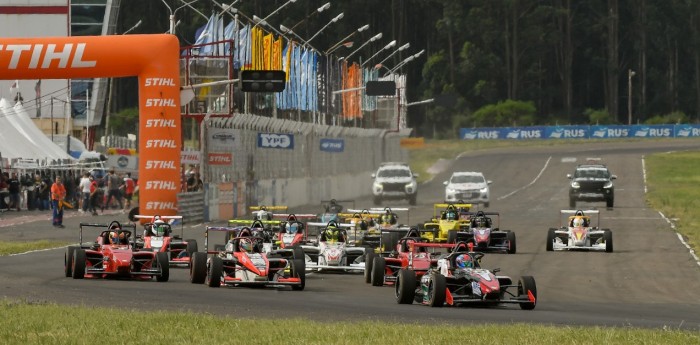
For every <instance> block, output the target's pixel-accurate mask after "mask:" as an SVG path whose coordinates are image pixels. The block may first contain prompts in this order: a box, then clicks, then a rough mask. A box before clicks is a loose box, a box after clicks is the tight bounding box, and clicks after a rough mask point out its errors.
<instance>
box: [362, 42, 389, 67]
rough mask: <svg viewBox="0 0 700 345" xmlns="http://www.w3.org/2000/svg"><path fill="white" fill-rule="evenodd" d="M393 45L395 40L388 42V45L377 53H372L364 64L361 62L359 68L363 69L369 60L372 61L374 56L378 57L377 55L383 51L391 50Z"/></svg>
mask: <svg viewBox="0 0 700 345" xmlns="http://www.w3.org/2000/svg"><path fill="white" fill-rule="evenodd" d="M395 45H396V40H393V41H391V42H389V44H387V45H386V46H384V48H382V49H379V51H378V52H376V53H374V55H372V56H370V57H369V59H367V60H365V62H363V63H362V64H361V65H360V67H365V65H366V64H367V63H368V62H369V61H370V60H372V59H374V57H375V56H377V55H379V53H381V52H383V51H385V50H387V49H391V48H392V47H393V46H395Z"/></svg>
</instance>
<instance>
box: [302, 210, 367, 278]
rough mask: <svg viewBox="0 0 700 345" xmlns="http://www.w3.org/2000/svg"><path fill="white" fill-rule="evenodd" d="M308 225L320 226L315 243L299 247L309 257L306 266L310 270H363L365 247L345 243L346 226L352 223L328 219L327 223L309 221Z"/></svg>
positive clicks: (346, 235)
mask: <svg viewBox="0 0 700 345" xmlns="http://www.w3.org/2000/svg"><path fill="white" fill-rule="evenodd" d="M307 225H308V226H320V227H322V228H321V230H320V231H319V234H318V237H317V240H316V245H315V246H308V245H304V246H301V248H302V249H303V250H304V253H305V254H306V255H307V256H308V257H309V258H310V261H307V262H306V264H307V266H306V268H307V270H311V271H324V270H339V271H345V272H352V271H356V272H363V271H364V270H365V263H364V262H363V259H364V254H365V248H363V247H354V246H350V245H349V244H348V243H347V239H348V232H347V230H346V229H347V228H350V227H353V226H354V225H353V224H345V223H337V222H334V221H330V222H328V223H327V224H324V223H317V222H309V223H307Z"/></svg>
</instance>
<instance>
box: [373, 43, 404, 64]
mask: <svg viewBox="0 0 700 345" xmlns="http://www.w3.org/2000/svg"><path fill="white" fill-rule="evenodd" d="M410 46H411V43H406V44H404V45H402V46H400V47H399V48H398V49H396V50H394V51H393V52H392V53H391V54H389V56H387V57H385V58H384V60H382V61H379V63H378V64H377V66H384V65H383V64H384V61H386V60H389V58H390V57H392V56H394V54H396V53H398V52H400V51H403V50H406V49H407V48H408V47H410Z"/></svg>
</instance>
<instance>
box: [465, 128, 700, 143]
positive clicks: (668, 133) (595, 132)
mask: <svg viewBox="0 0 700 345" xmlns="http://www.w3.org/2000/svg"><path fill="white" fill-rule="evenodd" d="M459 137H460V138H461V139H464V140H476V139H515V140H520V139H612V138H692V137H700V125H697V124H675V125H608V126H600V125H595V126H589V125H582V126H532V127H492V128H460V130H459Z"/></svg>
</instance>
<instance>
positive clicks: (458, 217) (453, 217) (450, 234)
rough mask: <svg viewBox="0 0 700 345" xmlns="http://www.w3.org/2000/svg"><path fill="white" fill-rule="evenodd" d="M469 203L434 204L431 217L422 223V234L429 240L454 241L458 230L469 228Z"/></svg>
mask: <svg viewBox="0 0 700 345" xmlns="http://www.w3.org/2000/svg"><path fill="white" fill-rule="evenodd" d="M471 207H472V205H471V204H435V205H434V206H433V218H432V219H431V220H430V221H428V222H426V223H425V224H423V229H425V230H431V231H428V232H424V233H423V234H422V236H423V237H424V238H425V239H427V240H428V241H431V242H447V243H454V242H455V241H456V240H457V232H458V231H467V230H469V220H470V218H471V216H472V214H471V213H469V209H471Z"/></svg>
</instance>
